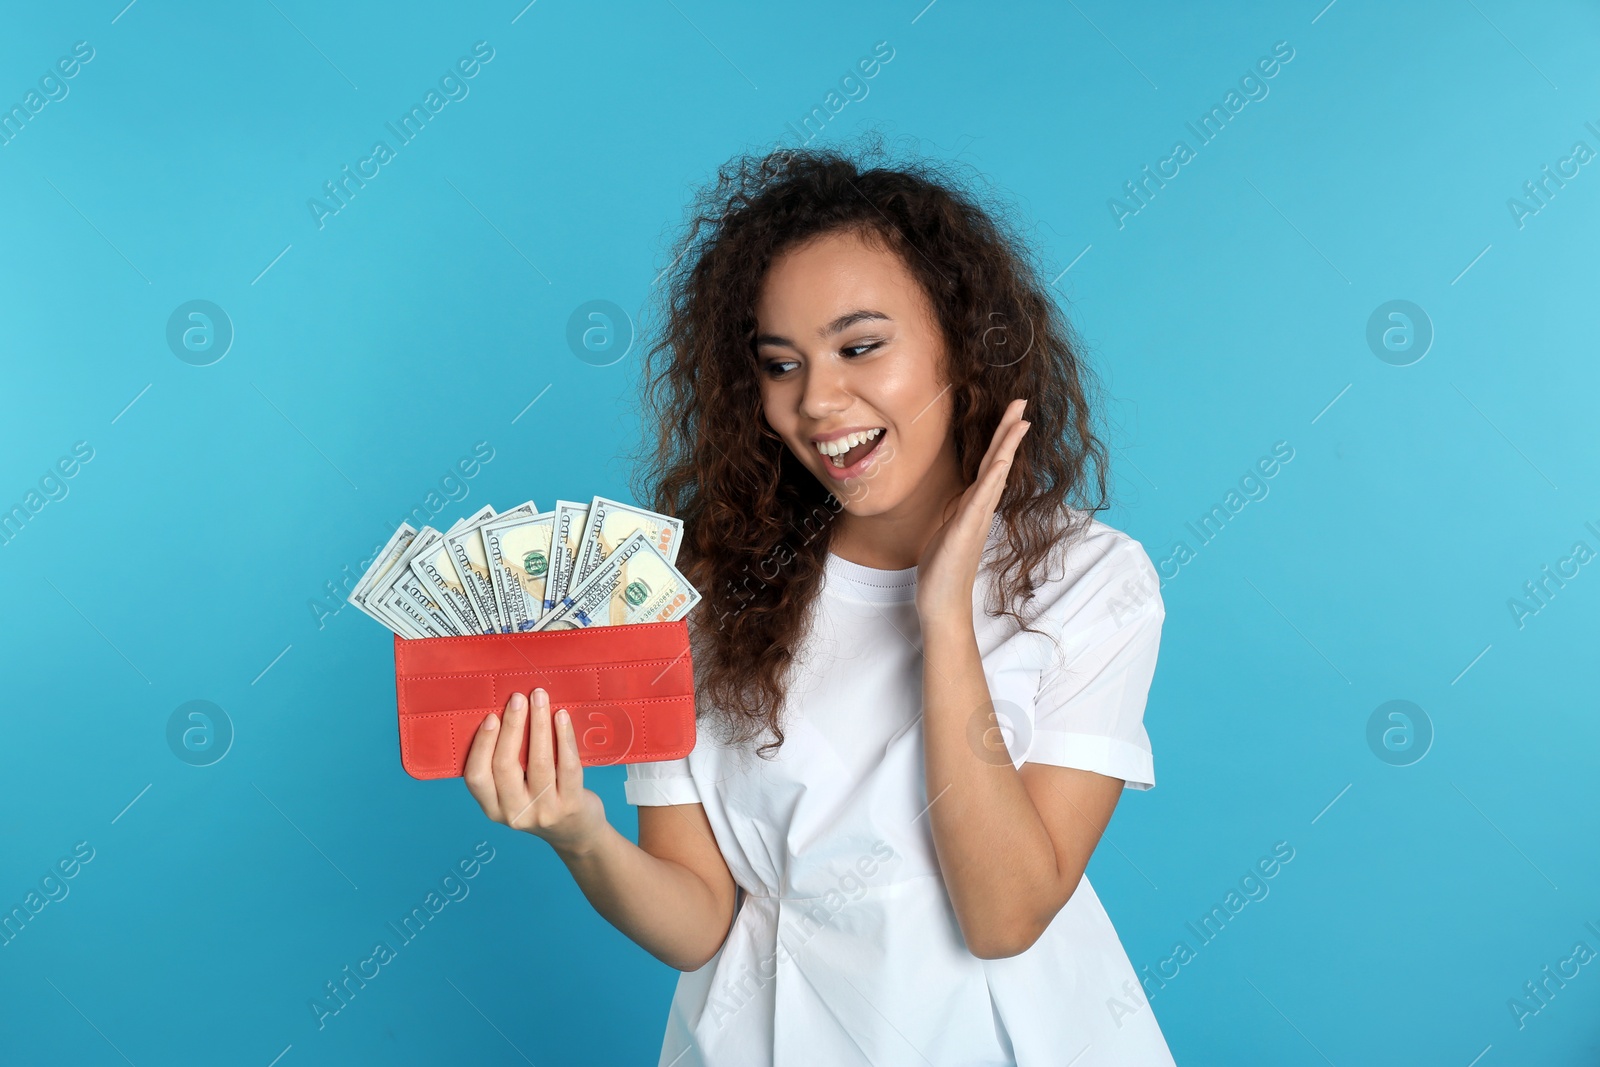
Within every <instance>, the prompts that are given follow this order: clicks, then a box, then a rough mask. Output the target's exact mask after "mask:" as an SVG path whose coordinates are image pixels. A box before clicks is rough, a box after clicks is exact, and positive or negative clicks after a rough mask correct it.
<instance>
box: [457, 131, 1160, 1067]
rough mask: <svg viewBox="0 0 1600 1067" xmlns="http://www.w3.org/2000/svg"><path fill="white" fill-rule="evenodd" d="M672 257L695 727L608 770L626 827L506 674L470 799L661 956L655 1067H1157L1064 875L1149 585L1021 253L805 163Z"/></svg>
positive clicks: (710, 217) (701, 221)
mask: <svg viewBox="0 0 1600 1067" xmlns="http://www.w3.org/2000/svg"><path fill="white" fill-rule="evenodd" d="M677 251H678V255H677V258H676V259H675V260H674V267H673V268H672V269H673V273H671V274H670V276H669V280H668V283H667V286H666V288H665V290H664V298H663V300H664V304H663V306H664V309H665V317H666V323H665V325H666V328H665V332H664V336H663V337H662V339H661V341H660V342H659V343H658V344H657V345H656V346H655V347H654V348H653V349H652V350H651V352H650V356H651V361H650V362H649V363H647V370H649V371H652V372H653V373H652V374H651V375H650V376H649V380H648V388H647V389H646V404H647V415H648V416H649V417H650V418H651V419H653V420H655V421H654V424H655V425H659V427H660V438H659V440H658V441H656V442H655V443H654V449H653V454H652V455H651V456H650V457H649V458H648V461H647V462H646V463H644V464H642V465H641V470H642V473H643V477H644V478H645V480H646V484H647V485H648V486H652V487H654V488H653V492H654V506H655V507H656V508H657V509H658V510H660V511H662V512H665V513H668V514H673V515H676V516H678V517H680V518H682V519H683V520H684V535H685V542H684V545H683V547H682V549H681V550H680V554H679V557H678V564H679V566H680V568H681V569H682V570H683V571H684V573H685V574H686V575H687V576H688V577H689V579H690V580H691V581H692V582H694V583H695V586H696V588H698V589H699V590H700V591H701V592H702V594H703V596H704V600H703V601H702V603H701V604H700V605H699V606H698V607H697V608H696V611H695V613H694V615H692V616H691V617H690V633H691V639H692V642H693V646H692V647H693V649H694V661H695V669H696V691H697V696H698V701H699V704H700V710H699V713H698V725H697V740H696V746H695V748H694V751H693V752H692V753H691V754H690V755H689V756H687V757H686V758H684V759H680V760H676V761H672V762H665V763H639V764H632V765H629V767H628V777H627V781H626V785H625V790H626V795H627V799H628V802H629V803H632V804H636V805H639V806H640V807H639V844H638V845H637V846H635V845H634V844H633V843H632V842H631V841H629V840H628V839H627V838H626V837H624V836H623V835H621V834H620V833H618V832H617V831H616V830H615V829H614V828H612V827H611V826H610V825H609V824H608V823H607V821H606V817H605V811H604V806H603V804H602V802H601V800H600V798H599V797H598V796H597V795H596V794H594V793H593V792H591V791H588V790H586V789H585V788H584V787H583V773H582V767H581V765H580V764H579V762H578V758H577V749H576V743H575V740H574V737H573V731H572V726H571V723H570V721H569V720H568V719H567V717H566V715H565V713H564V712H562V711H559V710H558V711H557V712H556V714H555V716H554V724H555V725H554V732H553V739H552V725H551V723H552V718H551V713H550V708H549V701H548V698H547V696H546V695H545V694H544V692H543V691H542V690H535V691H534V693H533V694H531V703H530V699H529V698H525V697H524V696H522V695H521V694H517V695H515V696H513V697H512V698H511V699H510V701H509V702H508V703H507V705H506V708H505V715H504V727H503V728H501V726H500V724H499V721H498V718H497V717H496V716H490V717H489V719H488V721H486V722H485V723H484V725H483V727H482V729H481V731H480V732H479V734H478V736H477V737H476V738H475V740H474V743H473V745H472V749H471V753H470V755H469V757H468V761H467V770H466V781H467V784H468V787H469V788H470V789H471V791H472V794H473V796H474V797H475V798H477V800H478V801H479V803H480V804H482V806H483V808H484V811H485V812H486V813H487V814H488V815H489V817H490V818H492V819H495V820H497V821H499V822H503V823H505V824H507V825H509V826H512V827H515V828H518V829H523V830H527V831H529V832H530V833H533V834H536V835H538V836H540V837H543V838H545V839H546V840H547V841H549V842H550V844H551V845H552V846H554V848H555V849H556V851H557V853H558V854H559V855H560V856H561V858H562V860H563V861H564V862H565V863H566V864H567V866H568V868H569V869H570V870H571V872H572V875H573V877H574V878H575V879H576V880H577V882H578V884H579V885H580V886H581V887H582V889H583V892H584V893H585V895H586V896H587V897H588V899H589V900H590V901H591V902H592V903H593V905H594V906H595V908H596V909H597V910H598V911H599V912H600V913H601V914H602V915H604V916H605V917H606V918H607V919H608V920H609V921H610V922H611V923H612V924H613V925H615V926H616V927H617V928H618V929H619V930H621V931H622V932H623V933H625V934H627V935H628V936H629V937H631V938H632V939H633V940H635V941H636V942H638V943H639V944H640V945H642V946H643V947H644V948H645V949H647V950H648V951H649V952H650V953H651V954H653V955H654V956H656V957H657V958H658V959H660V960H662V961H664V962H665V963H667V964H669V965H670V966H672V967H675V968H677V969H678V970H680V971H683V972H685V973H684V974H683V975H681V976H680V978H679V982H678V987H677V993H676V996H675V997H674V999H673V1003H672V1006H671V1011H670V1015H669V1019H668V1024H667V1032H666V1037H665V1040H664V1042H663V1045H662V1050H661V1059H660V1063H661V1064H662V1065H666V1064H675V1065H678V1067H689V1065H690V1064H710V1065H738V1067H751V1065H759V1064H774V1065H785V1064H805V1065H816V1064H826V1065H831V1067H840V1065H847V1064H961V1065H965V1067H971V1065H977V1064H994V1065H1000V1064H1020V1065H1022V1067H1032V1065H1044V1064H1050V1065H1053V1067H1062V1065H1065V1064H1068V1063H1071V1064H1074V1065H1075V1067H1093V1065H1102V1064H1103V1065H1118V1067H1126V1065H1146V1064H1171V1063H1172V1059H1171V1056H1170V1055H1169V1054H1168V1051H1167V1047H1166V1043H1165V1041H1164V1039H1163V1038H1162V1035H1161V1031H1160V1028H1159V1027H1158V1026H1157V1024H1156V1021H1155V1018H1154V1016H1153V1014H1152V1012H1151V1010H1150V1007H1149V1004H1148V1003H1147V1002H1146V1000H1145V997H1144V995H1143V991H1142V989H1141V988H1140V984H1139V981H1138V979H1137V977H1136V976H1135V974H1134V971H1133V968H1132V967H1131V966H1130V964H1129V962H1128V958H1127V955H1126V953H1125V952H1124V951H1123V949H1122V945H1121V943H1120V941H1119V940H1118V938H1117V935H1116V932H1115V930H1114V929H1113V927H1112V925H1111V922H1110V920H1109V919H1108V918H1107V916H1106V913H1105V911H1104V909H1103V908H1102V907H1101V905H1100V902H1099V900H1098V899H1097V898H1096V896H1095V894H1094V890H1093V889H1092V888H1091V887H1090V885H1089V882H1088V880H1087V879H1086V878H1085V877H1084V875H1083V872H1084V869H1085V867H1086V866H1087V864H1088V861H1089V857H1090V854H1091V853H1092V852H1093V850H1094V847H1095V845H1096V844H1097V843H1098V841H1099V839H1100V835H1101V833H1102V831H1103V830H1104V828H1105V826H1106V823H1107V822H1108V821H1109V820H1110V818H1111V814H1112V811H1113V809H1114V808H1115V807H1116V803H1117V800H1118V798H1119V797H1120V795H1121V793H1122V790H1123V789H1124V788H1125V787H1131V788H1135V789H1148V788H1150V787H1151V786H1152V785H1153V784H1154V782H1155V777H1154V773H1153V770H1152V762H1151V753H1150V745H1149V741H1148V738H1147V736H1146V733H1145V730H1144V727H1143V712H1144V705H1145V697H1146V693H1147V691H1148V688H1149V685H1150V680H1151V676H1152V674H1153V671H1154V668H1155V660H1156V653H1157V648H1158V644H1159V640H1160V631H1161V624H1162V620H1163V618H1164V609H1163V607H1162V603H1161V598H1160V595H1159V593H1158V591H1157V581H1156V575H1155V571H1154V568H1153V567H1152V566H1151V564H1150V560H1149V558H1148V557H1147V555H1146V554H1145V552H1144V550H1143V548H1142V547H1141V546H1140V545H1139V544H1138V542H1136V541H1134V540H1132V539H1131V538H1129V537H1128V536H1126V535H1125V534H1123V533H1120V532H1118V531H1115V530H1112V529H1111V528H1109V527H1107V526H1105V525H1103V524H1101V523H1100V522H1099V521H1098V520H1095V519H1094V518H1093V514H1092V511H1093V510H1096V509H1097V508H1098V506H1101V502H1103V500H1104V497H1105V452H1104V448H1103V446H1102V445H1101V443H1100V442H1099V441H1098V440H1096V438H1095V436H1094V434H1093V431H1092V428H1091V427H1092V417H1093V412H1092V411H1091V406H1090V402H1089V391H1088V388H1087V385H1088V383H1089V380H1090V378H1089V374H1088V371H1087V370H1086V368H1084V367H1083V366H1082V365H1081V364H1080V362H1079V358H1078V354H1077V351H1076V347H1075V345H1074V343H1073V342H1072V339H1071V331H1070V328H1069V327H1068V325H1067V324H1066V322H1065V321H1064V319H1063V318H1062V316H1061V314H1060V312H1059V311H1058V310H1057V308H1056V307H1055V305H1054V303H1053V302H1052V301H1051V300H1050V298H1049V296H1048V295H1047V293H1046V291H1045V287H1044V286H1043V285H1042V284H1041V283H1040V281H1039V280H1038V274H1037V271H1036V269H1035V268H1034V266H1033V265H1032V263H1031V262H1030V260H1029V259H1028V258H1027V255H1026V254H1025V252H1024V251H1022V247H1021V245H1020V242H1018V241H1017V240H1016V239H1015V238H1013V237H1010V236H1009V235H1008V234H1007V233H1006V232H1005V231H1004V230H1002V229H1001V228H1000V226H999V225H998V224H997V223H996V222H995V219H994V217H993V216H991V215H990V214H987V213H986V212H985V211H984V210H983V209H982V208H980V207H979V206H978V203H977V201H976V199H975V198H974V197H972V196H971V195H970V194H967V193H965V192H964V191H962V190H961V189H960V188H959V186H958V185H957V183H956V182H954V181H953V180H951V179H949V178H947V177H945V176H942V175H940V174H939V173H938V172H937V171H936V170H935V169H934V168H933V167H931V166H929V165H927V164H921V165H915V166H909V167H902V168H899V169H892V168H887V167H881V168H875V169H866V168H864V167H863V166H862V165H861V164H860V163H858V162H857V161H855V160H853V159H852V158H850V157H847V156H845V155H842V154H837V153H830V152H822V151H806V152H798V153H796V152H780V153H775V154H773V155H769V156H767V157H765V158H762V159H754V158H745V159H739V160H736V161H734V162H733V163H732V164H730V165H729V166H728V167H726V168H724V170H723V171H722V173H721V174H720V175H719V180H718V181H717V182H716V183H715V185H714V186H713V187H708V188H707V189H706V190H705V191H703V192H702V194H701V196H700V202H699V204H698V207H697V211H696V213H695V216H694V218H693V220H692V221H691V224H690V226H689V227H688V231H687V233H686V234H685V235H684V236H683V238H682V239H681V241H680V242H679V245H678V248H677ZM1024 415H1026V417H1024ZM649 424H652V423H651V422H649V421H647V425H649ZM1034 425H1037V426H1039V431H1040V432H1039V433H1037V434H1035V433H1033V432H1032V428H1033V426H1034ZM1091 485H1092V486H1093V487H1094V489H1095V490H1096V494H1095V495H1094V496H1093V497H1092V498H1091V499H1092V500H1093V501H1094V503H1091V504H1090V505H1089V506H1088V507H1087V508H1080V507H1078V506H1076V505H1075V504H1074V503H1073V501H1075V500H1081V498H1082V497H1084V496H1085V495H1086V491H1087V490H1088V489H1089V487H1090V486H1091ZM1018 608H1022V609H1025V612H1026V617H1024V614H1023V613H1022V612H1019V611H1018V610H1017V609H1018ZM530 723H531V735H528V740H527V741H526V744H527V745H528V766H527V770H526V773H524V772H523V770H522V768H521V766H520V763H519V749H520V746H522V745H523V744H524V743H525V742H524V736H525V730H526V729H527V727H528V725H529V724H530ZM757 742H762V743H759V744H758V743H757ZM552 749H553V751H552Z"/></svg>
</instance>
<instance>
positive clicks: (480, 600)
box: [444, 500, 538, 634]
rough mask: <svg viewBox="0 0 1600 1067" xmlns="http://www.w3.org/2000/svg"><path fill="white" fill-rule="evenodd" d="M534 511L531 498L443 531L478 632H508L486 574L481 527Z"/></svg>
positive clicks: (527, 514) (446, 545)
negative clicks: (449, 531)
mask: <svg viewBox="0 0 1600 1067" xmlns="http://www.w3.org/2000/svg"><path fill="white" fill-rule="evenodd" d="M537 511H538V508H536V507H535V506H534V503H533V501H531V500H530V501H528V502H527V503H525V504H518V505H517V506H516V507H514V508H512V509H510V510H509V511H502V512H499V513H498V514H496V513H493V512H491V513H490V514H489V515H487V516H484V517H483V518H481V519H478V520H477V521H475V522H471V523H468V524H467V525H465V526H463V527H461V529H459V530H458V531H456V532H455V533H452V534H446V535H445V538H444V545H445V549H446V551H448V552H449V554H450V561H451V562H452V563H454V564H455V567H456V573H457V574H458V575H460V576H461V582H462V586H463V588H464V589H465V590H466V592H467V602H468V604H469V605H470V606H471V608H472V613H473V619H475V620H476V621H477V623H478V624H479V629H478V632H479V633H486V634H493V633H506V632H508V630H507V627H506V626H505V624H504V622H503V621H502V620H501V618H500V608H499V604H498V602H497V601H496V599H495V593H494V586H493V585H492V584H491V579H490V577H489V560H488V557H487V556H486V555H485V553H484V545H483V528H484V526H485V525H487V524H489V523H491V522H500V521H504V520H506V519H510V518H519V519H520V518H529V517H531V516H533V515H534V514H535V513H537ZM468 621H473V620H472V619H469V620H468Z"/></svg>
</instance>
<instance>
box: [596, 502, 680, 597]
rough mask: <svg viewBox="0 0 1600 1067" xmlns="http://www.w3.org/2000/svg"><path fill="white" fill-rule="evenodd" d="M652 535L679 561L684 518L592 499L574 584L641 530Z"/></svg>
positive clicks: (670, 560) (670, 559)
mask: <svg viewBox="0 0 1600 1067" xmlns="http://www.w3.org/2000/svg"><path fill="white" fill-rule="evenodd" d="M641 530H642V531H643V532H644V534H645V536H647V537H648V538H650V543H651V544H652V545H654V546H655V547H656V551H657V552H660V553H661V554H662V555H663V556H664V557H666V560H667V562H668V563H676V562H677V561H678V545H679V544H680V543H681V542H682V540H683V520H681V519H675V518H672V517H671V516H669V515H662V514H660V513H658V512H654V511H648V510H646V509H645V508H639V507H634V506H633V505H632V504H624V503H622V502H620V501H617V500H607V499H606V498H605V497H603V496H597V497H595V498H594V499H593V500H591V501H590V502H589V516H588V518H587V519H586V520H585V521H584V524H583V537H582V538H581V539H580V540H579V542H578V555H577V562H576V564H575V566H574V569H573V572H572V578H571V585H572V586H573V588H576V587H577V586H578V585H580V584H581V583H582V582H583V580H584V579H585V578H587V577H589V575H591V574H593V573H594V571H595V568H597V567H599V566H600V564H601V563H602V562H603V561H604V560H605V558H606V557H607V556H609V555H611V553H613V552H615V551H616V550H617V548H618V547H619V546H620V545H621V544H622V542H624V541H626V540H627V539H628V538H629V537H630V536H632V535H633V534H634V533H637V532H639V531H641Z"/></svg>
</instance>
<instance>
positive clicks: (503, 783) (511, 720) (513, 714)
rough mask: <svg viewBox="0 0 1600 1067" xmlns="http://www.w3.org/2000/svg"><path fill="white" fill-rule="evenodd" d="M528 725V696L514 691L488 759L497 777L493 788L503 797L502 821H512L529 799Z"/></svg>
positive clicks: (494, 775) (501, 805)
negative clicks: (524, 756)
mask: <svg viewBox="0 0 1600 1067" xmlns="http://www.w3.org/2000/svg"><path fill="white" fill-rule="evenodd" d="M527 725H528V698H527V697H525V696H523V695H522V694H521V693H512V694H511V698H510V699H509V700H507V701H506V713H505V717H504V718H503V719H502V720H501V723H500V729H499V731H498V733H499V734H500V736H499V737H498V738H497V739H496V741H495V746H494V755H493V757H491V759H490V761H489V767H490V771H491V773H492V775H493V778H494V788H495V792H496V794H497V795H498V796H499V799H500V812H501V815H502V816H503V817H504V818H503V819H502V821H504V822H505V823H506V825H508V826H509V825H511V823H512V822H513V821H514V820H515V818H516V816H517V814H518V813H519V811H520V809H522V807H523V806H524V805H526V804H527V802H528V797H527V788H528V787H527V783H526V782H525V781H524V779H523V777H522V762H521V760H520V759H519V758H518V757H519V755H520V753H521V750H522V738H523V731H524V730H526V729H527Z"/></svg>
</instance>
